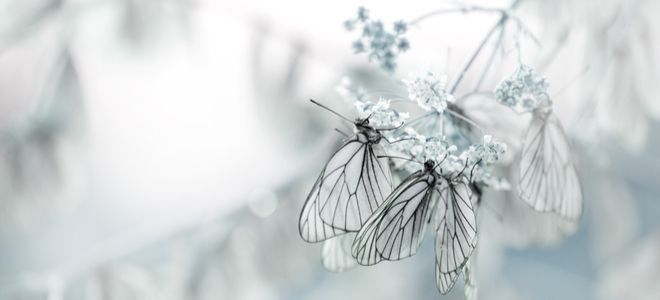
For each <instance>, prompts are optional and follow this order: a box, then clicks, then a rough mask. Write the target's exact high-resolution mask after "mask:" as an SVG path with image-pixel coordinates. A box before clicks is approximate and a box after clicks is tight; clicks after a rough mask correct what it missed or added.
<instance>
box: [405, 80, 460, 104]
mask: <svg viewBox="0 0 660 300" xmlns="http://www.w3.org/2000/svg"><path fill="white" fill-rule="evenodd" d="M403 83H405V84H406V86H407V87H408V97H409V98H410V100H412V101H415V102H417V104H418V105H419V107H421V108H423V109H425V110H429V111H430V110H435V111H438V112H443V111H444V110H445V109H447V103H448V102H454V97H453V96H452V95H451V94H450V93H449V92H447V90H446V88H447V78H446V76H443V77H441V78H437V77H436V76H434V75H433V73H431V72H426V73H421V74H418V75H416V76H413V78H412V79H411V80H403Z"/></svg>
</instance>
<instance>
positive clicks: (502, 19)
mask: <svg viewBox="0 0 660 300" xmlns="http://www.w3.org/2000/svg"><path fill="white" fill-rule="evenodd" d="M520 2H521V0H514V1H513V3H511V6H510V8H509V9H514V8H516V7H517V6H518V5H519V4H520ZM500 12H501V14H502V16H501V17H500V19H499V20H498V21H497V23H495V25H493V27H492V28H491V29H490V30H489V31H488V33H487V34H486V36H485V37H484V39H483V40H482V41H481V43H480V44H479V46H478V47H477V49H476V50H475V51H474V53H472V56H471V57H470V59H469V60H468V62H467V63H466V64H465V67H463V70H461V73H459V75H458V78H456V81H455V82H454V84H453V85H452V88H451V90H450V91H449V93H450V94H453V93H454V92H455V91H456V89H457V88H458V85H459V84H460V83H461V80H463V77H464V76H465V73H467V71H468V70H469V69H470V67H472V64H473V63H474V61H475V60H476V59H477V57H478V56H479V53H481V50H483V48H484V46H485V45H486V43H487V42H488V40H490V38H491V36H493V33H495V31H497V29H498V28H500V26H502V25H503V24H504V23H506V21H507V20H508V19H509V14H508V13H507V10H501V11H500Z"/></svg>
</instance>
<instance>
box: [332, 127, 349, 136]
mask: <svg viewBox="0 0 660 300" xmlns="http://www.w3.org/2000/svg"><path fill="white" fill-rule="evenodd" d="M335 131H336V132H339V134H341V135H343V136H344V137H348V134H347V133H346V132H343V131H341V129H339V128H335Z"/></svg>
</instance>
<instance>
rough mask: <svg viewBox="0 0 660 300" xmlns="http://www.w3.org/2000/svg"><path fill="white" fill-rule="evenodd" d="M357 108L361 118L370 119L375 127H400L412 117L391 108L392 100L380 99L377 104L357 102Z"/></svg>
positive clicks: (355, 103)
mask: <svg viewBox="0 0 660 300" xmlns="http://www.w3.org/2000/svg"><path fill="white" fill-rule="evenodd" d="M353 104H354V105H355V108H356V109H357V110H358V113H359V114H360V116H361V117H363V118H366V117H369V122H370V124H371V125H374V126H400V125H401V124H403V122H404V121H405V120H406V119H408V117H409V116H410V115H409V114H408V113H404V112H398V111H397V110H395V109H392V108H390V100H387V99H383V98H380V99H378V101H377V102H375V103H374V102H370V101H355V102H353Z"/></svg>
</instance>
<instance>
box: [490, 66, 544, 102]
mask: <svg viewBox="0 0 660 300" xmlns="http://www.w3.org/2000/svg"><path fill="white" fill-rule="evenodd" d="M547 90H548V83H547V81H546V80H545V78H543V76H541V75H540V74H538V72H536V70H535V69H534V68H532V67H529V66H526V65H520V66H519V67H518V68H517V69H516V70H515V71H514V72H513V74H511V76H510V77H509V78H506V79H504V81H502V82H501V83H500V84H499V85H498V86H497V88H496V89H495V99H496V100H497V102H499V103H500V104H502V105H505V106H508V107H510V108H511V109H513V110H514V111H516V112H518V113H525V112H530V111H533V110H535V109H536V108H538V107H541V106H549V105H550V97H549V96H548V92H547Z"/></svg>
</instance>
